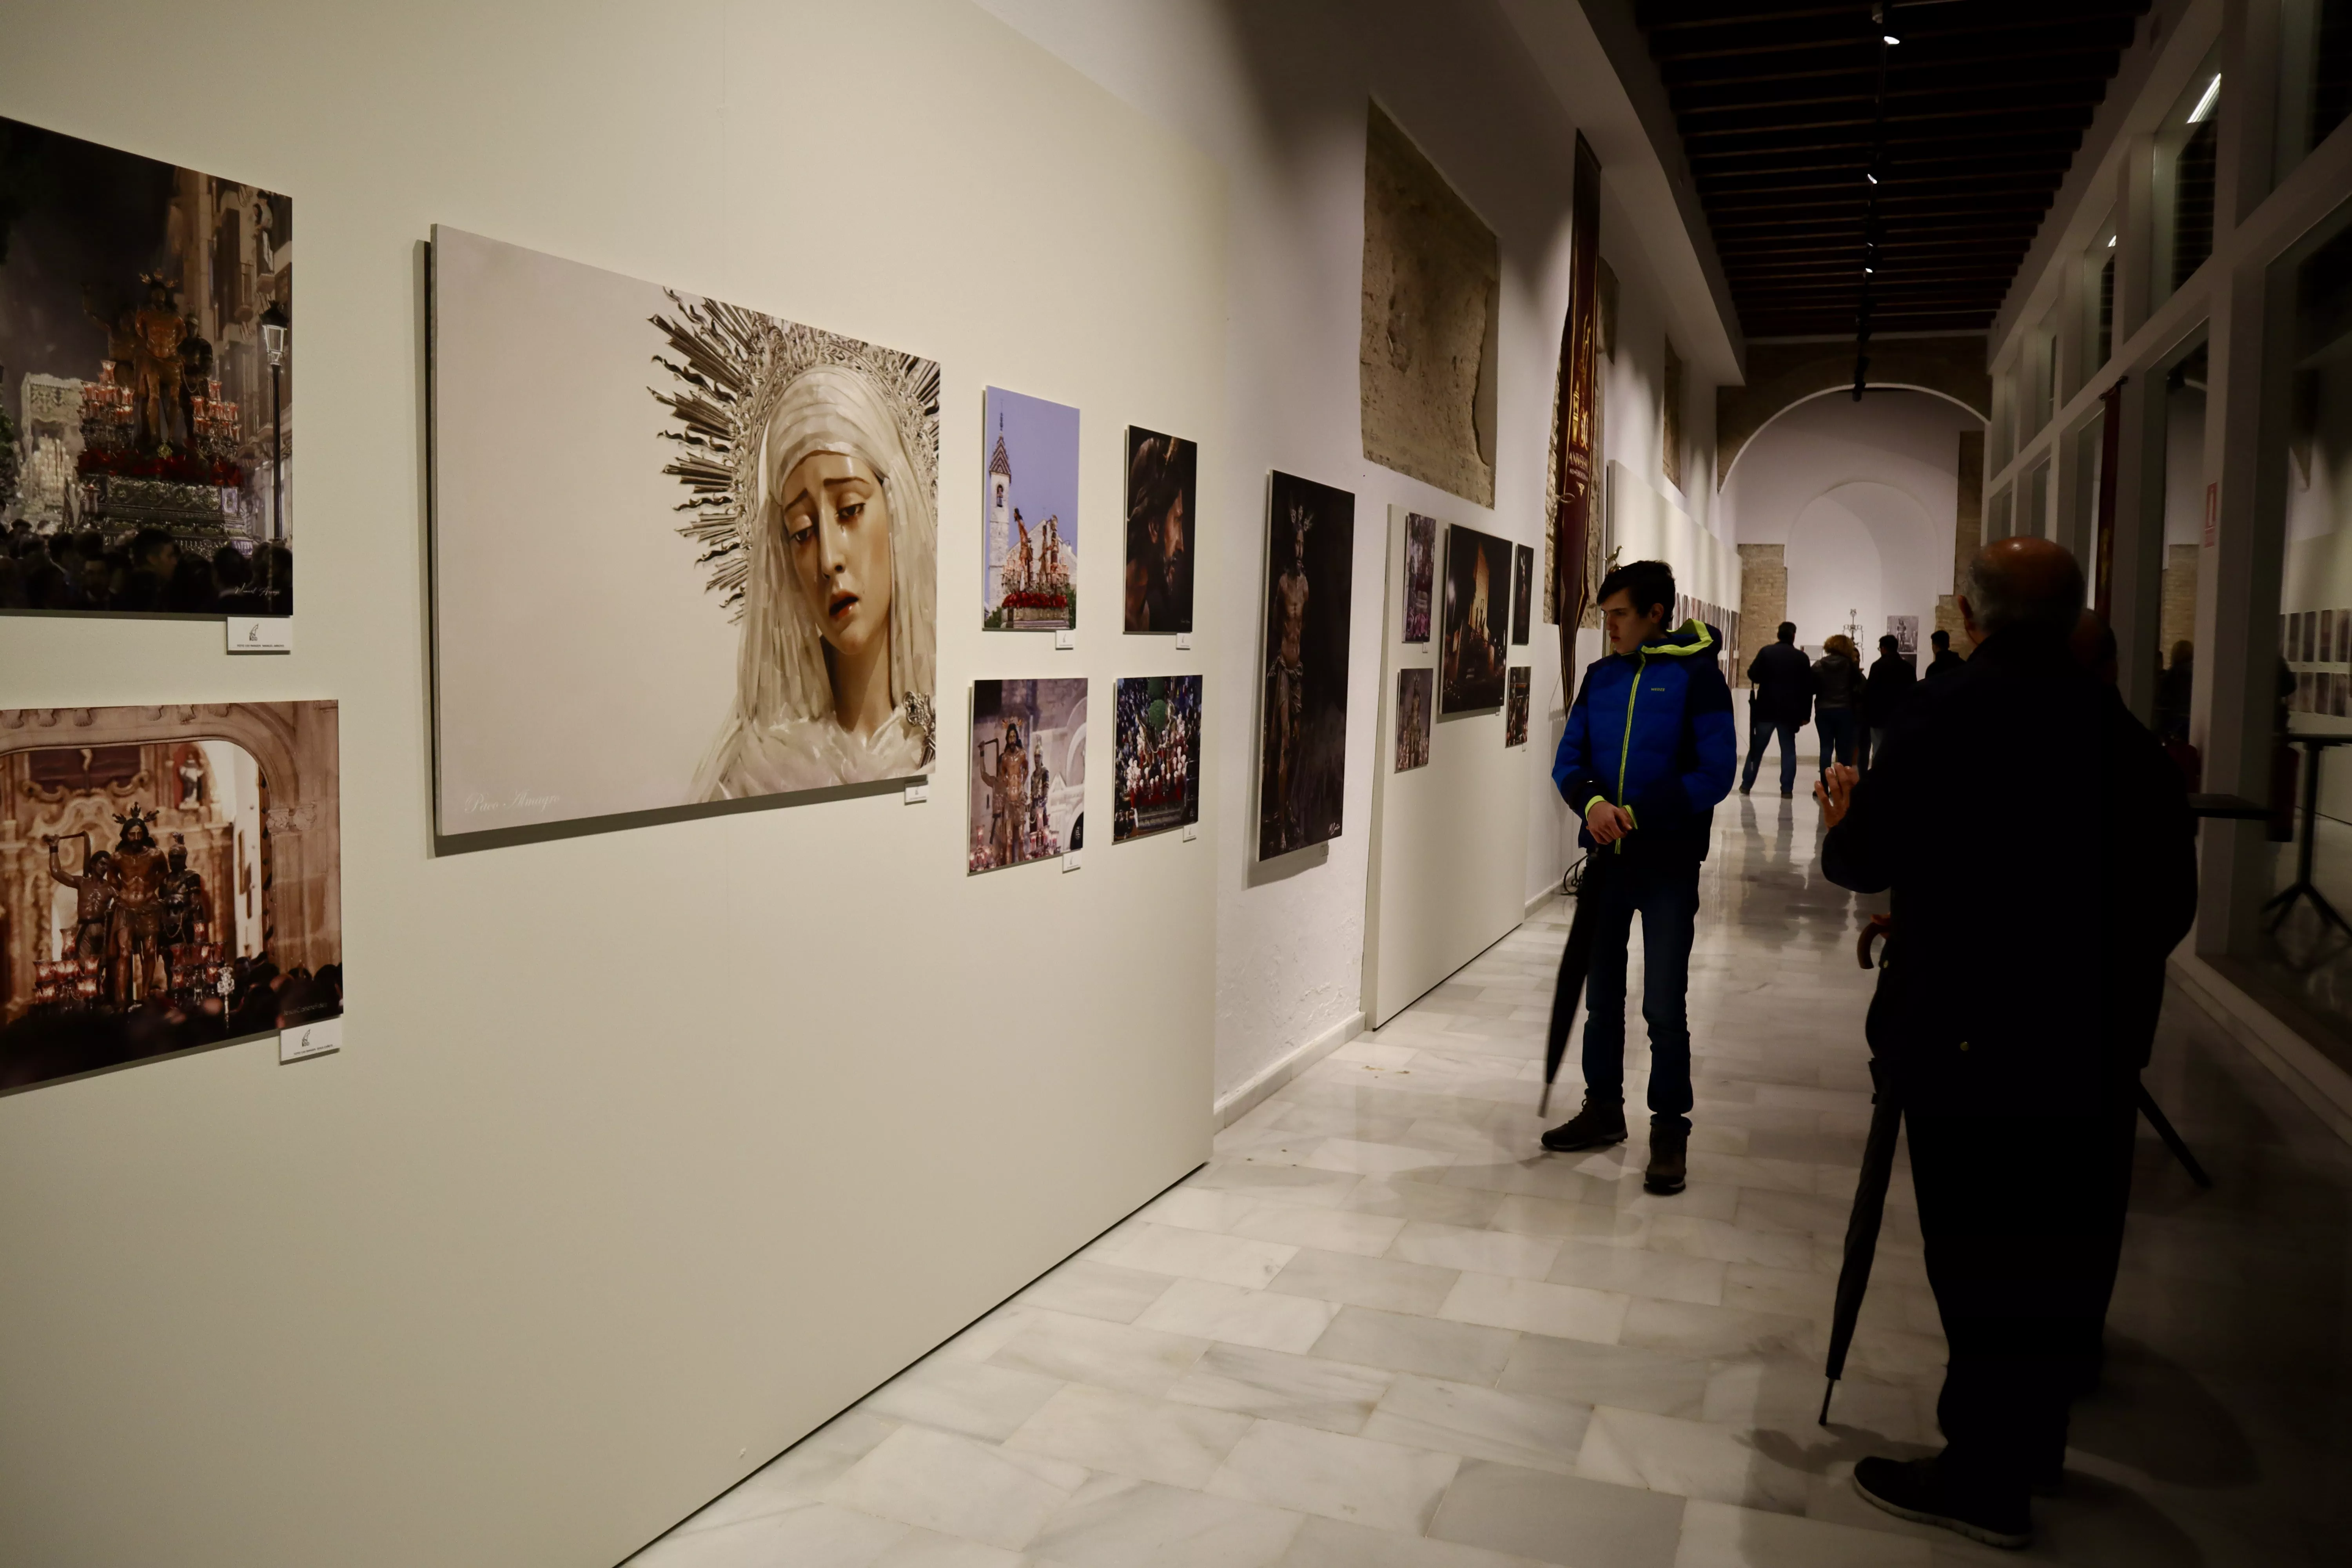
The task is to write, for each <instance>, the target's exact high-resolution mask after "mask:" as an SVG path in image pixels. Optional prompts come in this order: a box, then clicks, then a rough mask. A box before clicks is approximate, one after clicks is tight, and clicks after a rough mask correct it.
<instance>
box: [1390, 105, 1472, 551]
mask: <svg viewBox="0 0 2352 1568" xmlns="http://www.w3.org/2000/svg"><path fill="white" fill-rule="evenodd" d="M1366 119H1367V121H1368V125H1367V127H1366V132H1365V142H1364V322H1363V348H1362V355H1361V361H1362V378H1361V384H1360V394H1361V397H1362V401H1363V435H1364V456H1365V457H1366V458H1370V460H1371V461H1373V462H1375V463H1379V464H1381V465H1382V466H1383V467H1386V468H1394V469H1396V470H1397V471H1398V472H1399V473H1402V474H1409V475H1411V476H1412V478H1414V479H1421V480H1423V481H1425V482H1427V483H1429V484H1433V485H1435V486H1437V487H1438V488H1439V489H1443V490H1445V491H1448V492H1449V493H1451V494H1454V495H1457V496H1460V497H1461V498H1462V499H1463V500H1469V501H1475V502H1476V503H1477V504H1478V505H1480V506H1492V505H1494V504H1495V330H1496V288H1497V284H1498V282H1499V280H1500V279H1501V276H1502V263H1501V260H1500V255H1499V252H1498V251H1497V249H1496V244H1495V235H1494V231H1493V230H1492V229H1490V228H1488V227H1487V226H1486V225H1485V224H1484V223H1482V222H1480V221H1479V218H1478V215H1477V214H1476V213H1475V212H1473V211H1472V210H1471V209H1470V204H1469V203H1467V202H1465V201H1464V200H1463V199H1462V197H1461V196H1460V195H1458V194H1456V193H1455V191H1454V187H1453V186H1451V185H1449V184H1446V183H1445V176H1444V175H1443V174H1439V173H1438V172H1437V167H1436V165H1435V164H1433V163H1431V162H1430V161H1429V160H1428V159H1427V158H1426V157H1424V156H1423V154H1422V152H1421V149H1419V148H1418V147H1415V146H1414V145H1413V144H1412V141H1411V139H1410V138H1408V137H1407V136H1406V135H1405V133H1404V132H1402V131H1401V130H1399V129H1398V128H1397V125H1396V122H1395V121H1391V119H1390V118H1389V117H1388V116H1387V115H1386V114H1383V113H1382V112H1381V109H1380V106H1379V105H1377V104H1372V105H1368V106H1367V110H1366Z"/></svg>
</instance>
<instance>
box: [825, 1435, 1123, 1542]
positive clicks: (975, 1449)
mask: <svg viewBox="0 0 2352 1568" xmlns="http://www.w3.org/2000/svg"><path fill="white" fill-rule="evenodd" d="M1086 1479H1087V1472H1086V1470H1085V1469H1084V1468H1081V1467H1079V1466H1077V1465H1073V1464H1069V1463H1067V1462H1066V1461H1063V1460H1059V1459H1051V1458H1033V1457H1031V1456H1029V1455H1025V1454H1014V1453H1012V1452H1010V1451H1008V1450H1005V1449H1002V1448H998V1447H993V1446H992V1445H989V1444H985V1443H978V1442H974V1441H973V1440H972V1439H971V1438H969V1437H959V1436H953V1435H952V1434H950V1433H946V1432H935V1431H933V1430H931V1429H930V1428H929V1427H927V1426H901V1427H899V1428H898V1430H897V1431H896V1432H893V1433H891V1434H890V1435H889V1436H887V1437H885V1438H883V1439H882V1441H881V1443H880V1444H879V1445H877V1447H875V1449H874V1451H873V1452H872V1453H870V1454H868V1455H866V1457H865V1458H862V1459H860V1460H858V1461H857V1463H856V1464H855V1465H852V1466H851V1467H850V1468H848V1469H847V1470H846V1471H845V1472H844V1473H843V1475H842V1477H841V1479H839V1480H836V1481H835V1482H834V1483H833V1485H832V1486H831V1487H829V1488H827V1489H826V1492H825V1496H826V1499H827V1500H829V1501H832V1502H835V1503H839V1504H840V1505H842V1506H843V1507H845V1508H853V1509H856V1510H859V1511H860V1512H862V1513H869V1514H876V1515H879V1516H880V1517H881V1518H883V1519H894V1520H897V1521H899V1522H901V1523H903V1524H913V1525H919V1526H921V1527H922V1528H923V1529H925V1530H935V1531H939V1532H940V1533H941V1534H943V1535H956V1536H961V1537H963V1538H964V1539H966V1540H969V1541H978V1542H983V1543H984V1544H986V1545H990V1546H998V1547H1003V1548H1004V1549H1006V1550H1007V1551H1018V1550H1019V1549H1021V1548H1022V1547H1024V1546H1026V1545H1027V1544H1028V1543H1029V1541H1030V1538H1031V1537H1033V1536H1034V1535H1035V1534H1036V1533H1037V1531H1038V1530H1039V1529H1040V1528H1042V1527H1043V1526H1044V1524H1045V1521H1046V1520H1047V1519H1049V1518H1051V1517H1052V1516H1053V1515H1054V1514H1055V1512H1056V1511H1058V1510H1060V1509H1061V1507H1062V1505H1063V1504H1064V1503H1066V1502H1067V1501H1068V1500H1070V1496H1071V1494H1072V1493H1074V1492H1076V1490H1077V1489H1078V1488H1079V1487H1080V1486H1082V1485H1084V1484H1085V1482H1086Z"/></svg>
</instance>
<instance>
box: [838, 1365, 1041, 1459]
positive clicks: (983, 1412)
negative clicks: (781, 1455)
mask: <svg viewBox="0 0 2352 1568" xmlns="http://www.w3.org/2000/svg"><path fill="white" fill-rule="evenodd" d="M1061 1387H1062V1383H1061V1380H1060V1379H1058V1378H1052V1377H1042V1376H1039V1375H1038V1374H1037V1373H1029V1372H1016V1371H1014V1370H1013V1369H1012V1368H1011V1367H1003V1366H993V1365H991V1364H990V1363H986V1362H971V1361H960V1360H957V1359H955V1358H953V1357H950V1356H932V1357H930V1358H929V1359H928V1360H925V1361H919V1362H917V1363H915V1364H914V1365H913V1366H910V1367H908V1369H907V1370H906V1371H905V1372H902V1373H899V1374H898V1376H896V1377H894V1378H892V1379H891V1380H890V1381H889V1382H887V1383H886V1384H883V1385H882V1386H881V1387H879V1388H877V1389H876V1390H875V1391H874V1392H873V1393H871V1394H867V1395H866V1399H865V1402H864V1403H863V1404H861V1405H859V1406H858V1408H859V1409H860V1410H864V1411H866V1412H867V1413H869V1414H871V1415H882V1416H887V1417H889V1418H891V1419H893V1420H898V1421H918V1422H920V1423H921V1424H922V1425H924V1426H937V1427H939V1428H940V1430H942V1431H947V1432H961V1433H962V1434H964V1435H965V1436H969V1437H986V1438H990V1439H992V1440H997V1439H1002V1438H1004V1437H1006V1436H1011V1435H1012V1433H1013V1430H1014V1429H1015V1428H1016V1427H1018V1426H1020V1425H1021V1424H1022V1423H1023V1422H1024V1421H1026V1420H1028V1419H1029V1417H1030V1416H1032V1415H1035V1414H1036V1412H1037V1408H1038V1406H1040V1405H1044V1404H1045V1402H1046V1401H1047V1400H1049V1399H1051V1398H1053V1397H1054V1395H1055V1394H1056V1393H1057V1392H1058V1391H1059V1390H1060V1389H1061Z"/></svg>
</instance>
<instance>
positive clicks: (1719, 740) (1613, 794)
mask: <svg viewBox="0 0 2352 1568" xmlns="http://www.w3.org/2000/svg"><path fill="white" fill-rule="evenodd" d="M1721 651H1722V644H1721V640H1720V639H1719V638H1718V637H1717V636H1716V632H1715V628H1714V627H1712V626H1705V625H1702V624H1701V623H1700V622H1698V621H1696V620H1691V621H1685V622H1684V623H1683V624H1682V626H1680V627H1679V628H1677V629H1676V630H1675V631H1671V632H1663V633H1661V634H1660V635H1658V636H1657V637H1653V638H1651V639H1650V640H1649V641H1648V642H1645V643H1643V645H1642V646H1641V647H1639V648H1637V649H1635V650H1634V651H1633V652H1632V653H1622V654H1612V655H1610V656H1609V657H1608V658H1601V659H1596V660H1594V661H1593V663H1592V664H1591V666H1590V667H1589V668H1587V669H1586V670H1585V672H1584V682H1583V684H1582V685H1581V686H1580V687H1579V688H1578V689H1577V693H1576V705H1575V706H1574V707H1572V708H1570V710H1568V730H1567V732H1566V733H1564V734H1562V735H1561V736H1560V738H1559V756H1558V757H1557V758H1556V759H1555V760H1554V761H1553V763H1552V767H1551V777H1552V782H1553V783H1554V784H1558V785H1559V793H1560V795H1561V797H1562V798H1563V799H1565V800H1566V801H1567V802H1568V804H1569V805H1572V806H1574V807H1575V808H1576V812H1577V815H1578V816H1586V815H1588V814H1590V812H1591V809H1592V806H1593V804H1594V803H1595V802H1597V801H1607V802H1609V803H1610V804H1611V805H1622V806H1623V807H1625V808H1626V809H1627V810H1628V811H1630V812H1632V813H1633V832H1632V833H1629V834H1627V835H1626V836H1625V837H1622V838H1621V839H1619V840H1618V841H1617V843H1616V846H1615V849H1616V852H1617V853H1619V854H1622V855H1642V856H1649V855H1657V854H1674V855H1686V856H1689V857H1691V858H1694V859H1696V860H1704V859H1705V858H1706V846H1707V838H1708V836H1709V834H1710V833H1711V832H1712V831H1713V829H1714V826H1715V803H1716V802H1717V801H1719V800H1721V799H1722V798H1723V797H1724V796H1725V795H1729V794H1730V793H1731V773H1732V767H1733V764H1734V763H1736V762H1737V760H1738V747H1737V744H1736V743H1735V742H1734V741H1733V739H1732V733H1731V689H1730V688H1729V687H1728V686H1727V685H1725V684H1724V680H1723V670H1722V668H1721V667H1720V666H1719V665H1718V664H1717V657H1718V655H1719V654H1720V653H1721ZM1576 837H1577V842H1578V843H1579V844H1580V845H1582V846H1583V847H1586V848H1588V849H1591V848H1593V847H1595V845H1594V843H1593V839H1592V834H1591V830H1590V829H1586V830H1583V831H1580V832H1579V833H1578V834H1577V836H1576Z"/></svg>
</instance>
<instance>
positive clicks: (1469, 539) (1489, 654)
mask: <svg viewBox="0 0 2352 1568" xmlns="http://www.w3.org/2000/svg"><path fill="white" fill-rule="evenodd" d="M1510 581H1511V543H1510V541H1508V540H1507V539H1497V538H1496V537H1495V536H1494V535H1493V534H1491V533H1481V532H1479V531H1477V530H1476V529H1475V528H1465V527H1463V526H1462V525H1461V524H1460V523H1458V522H1457V523H1455V524H1454V525H1453V526H1452V527H1450V528H1448V529H1447V530H1446V531H1445V587H1444V600H1445V603H1444V629H1443V631H1442V633H1441V634H1440V635H1441V637H1442V639H1443V646H1442V647H1441V649H1440V659H1441V668H1440V670H1439V673H1438V705H1437V710H1438V711H1439V712H1440V713H1469V712H1475V711H1478V710H1482V709H1487V708H1500V707H1501V706H1502V705H1503V664H1504V660H1505V658H1507V653H1508V645H1507V643H1506V642H1505V641H1504V638H1505V637H1507V636H1508V635H1509V633H1510V622H1509V620H1508V618H1507V605H1505V604H1504V602H1503V595H1504V593H1505V591H1506V590H1507V588H1508V587H1509V585H1510Z"/></svg>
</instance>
